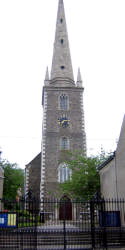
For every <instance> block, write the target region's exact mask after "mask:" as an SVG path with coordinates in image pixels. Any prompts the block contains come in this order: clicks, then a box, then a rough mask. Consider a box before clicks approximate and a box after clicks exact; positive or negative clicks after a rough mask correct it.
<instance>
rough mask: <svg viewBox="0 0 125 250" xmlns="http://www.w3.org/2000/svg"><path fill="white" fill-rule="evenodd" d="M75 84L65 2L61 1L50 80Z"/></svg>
mask: <svg viewBox="0 0 125 250" xmlns="http://www.w3.org/2000/svg"><path fill="white" fill-rule="evenodd" d="M56 78H60V79H61V78H62V79H68V80H69V81H71V82H72V83H73V82H74V76H73V69H72V62H71V56H70V48H69V41H68V33H67V25H66V19H65V10H64V3H63V0H59V4H58V13H57V21H56V32H55V42H54V50H53V59H52V68H51V77H50V80H54V79H56Z"/></svg>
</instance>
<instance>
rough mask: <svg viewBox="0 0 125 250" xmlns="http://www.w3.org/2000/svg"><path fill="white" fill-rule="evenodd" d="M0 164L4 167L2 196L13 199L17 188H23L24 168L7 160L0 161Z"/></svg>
mask: <svg viewBox="0 0 125 250" xmlns="http://www.w3.org/2000/svg"><path fill="white" fill-rule="evenodd" d="M1 166H2V167H3V169H4V186H3V198H5V199H8V200H15V198H16V195H17V190H18V188H19V187H20V188H22V190H23V186H24V170H23V169H21V168H19V167H18V166H17V164H11V163H9V162H8V161H2V162H1Z"/></svg>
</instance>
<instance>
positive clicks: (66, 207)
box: [59, 195, 72, 220]
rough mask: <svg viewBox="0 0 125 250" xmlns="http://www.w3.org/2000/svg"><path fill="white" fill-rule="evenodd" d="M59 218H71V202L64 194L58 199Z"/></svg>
mask: <svg viewBox="0 0 125 250" xmlns="http://www.w3.org/2000/svg"><path fill="white" fill-rule="evenodd" d="M59 220H72V203H71V200H70V199H69V198H68V197H67V196H66V195H64V196H63V197H62V198H61V200H60V206H59Z"/></svg>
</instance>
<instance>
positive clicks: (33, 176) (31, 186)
mask: <svg viewBox="0 0 125 250" xmlns="http://www.w3.org/2000/svg"><path fill="white" fill-rule="evenodd" d="M83 91H84V88H83V86H82V78H81V74H80V70H78V75H77V81H76V82H75V81H74V76H73V69H72V61H71V56H70V48H69V41H68V33H67V25H66V19H65V11H64V3H63V0H59V3H58V12H57V22H56V32H55V42H54V49H53V58H52V67H51V73H50V74H49V71H48V68H47V70H46V75H45V81H44V86H43V96H42V105H43V125H42V147H41V153H39V154H38V155H37V156H36V157H35V158H34V159H33V160H32V161H31V162H30V163H29V164H27V165H26V168H25V176H26V178H25V195H27V194H28V192H29V190H31V192H32V196H33V197H35V198H38V199H43V198H45V197H59V198H61V194H60V193H59V183H62V182H64V181H66V180H67V179H68V178H70V176H71V170H70V169H69V168H68V166H67V165H66V163H65V161H66V153H65V152H66V151H67V150H70V151H75V150H82V151H83V152H84V153H85V154H86V136H85V128H84V109H83Z"/></svg>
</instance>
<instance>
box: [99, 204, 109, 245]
mask: <svg viewBox="0 0 125 250" xmlns="http://www.w3.org/2000/svg"><path fill="white" fill-rule="evenodd" d="M100 202H101V216H102V230H101V231H102V242H103V247H104V248H105V249H107V233H106V226H107V225H106V224H107V222H106V221H107V220H106V214H105V211H106V209H105V200H103V199H102V200H101V201H100Z"/></svg>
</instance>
